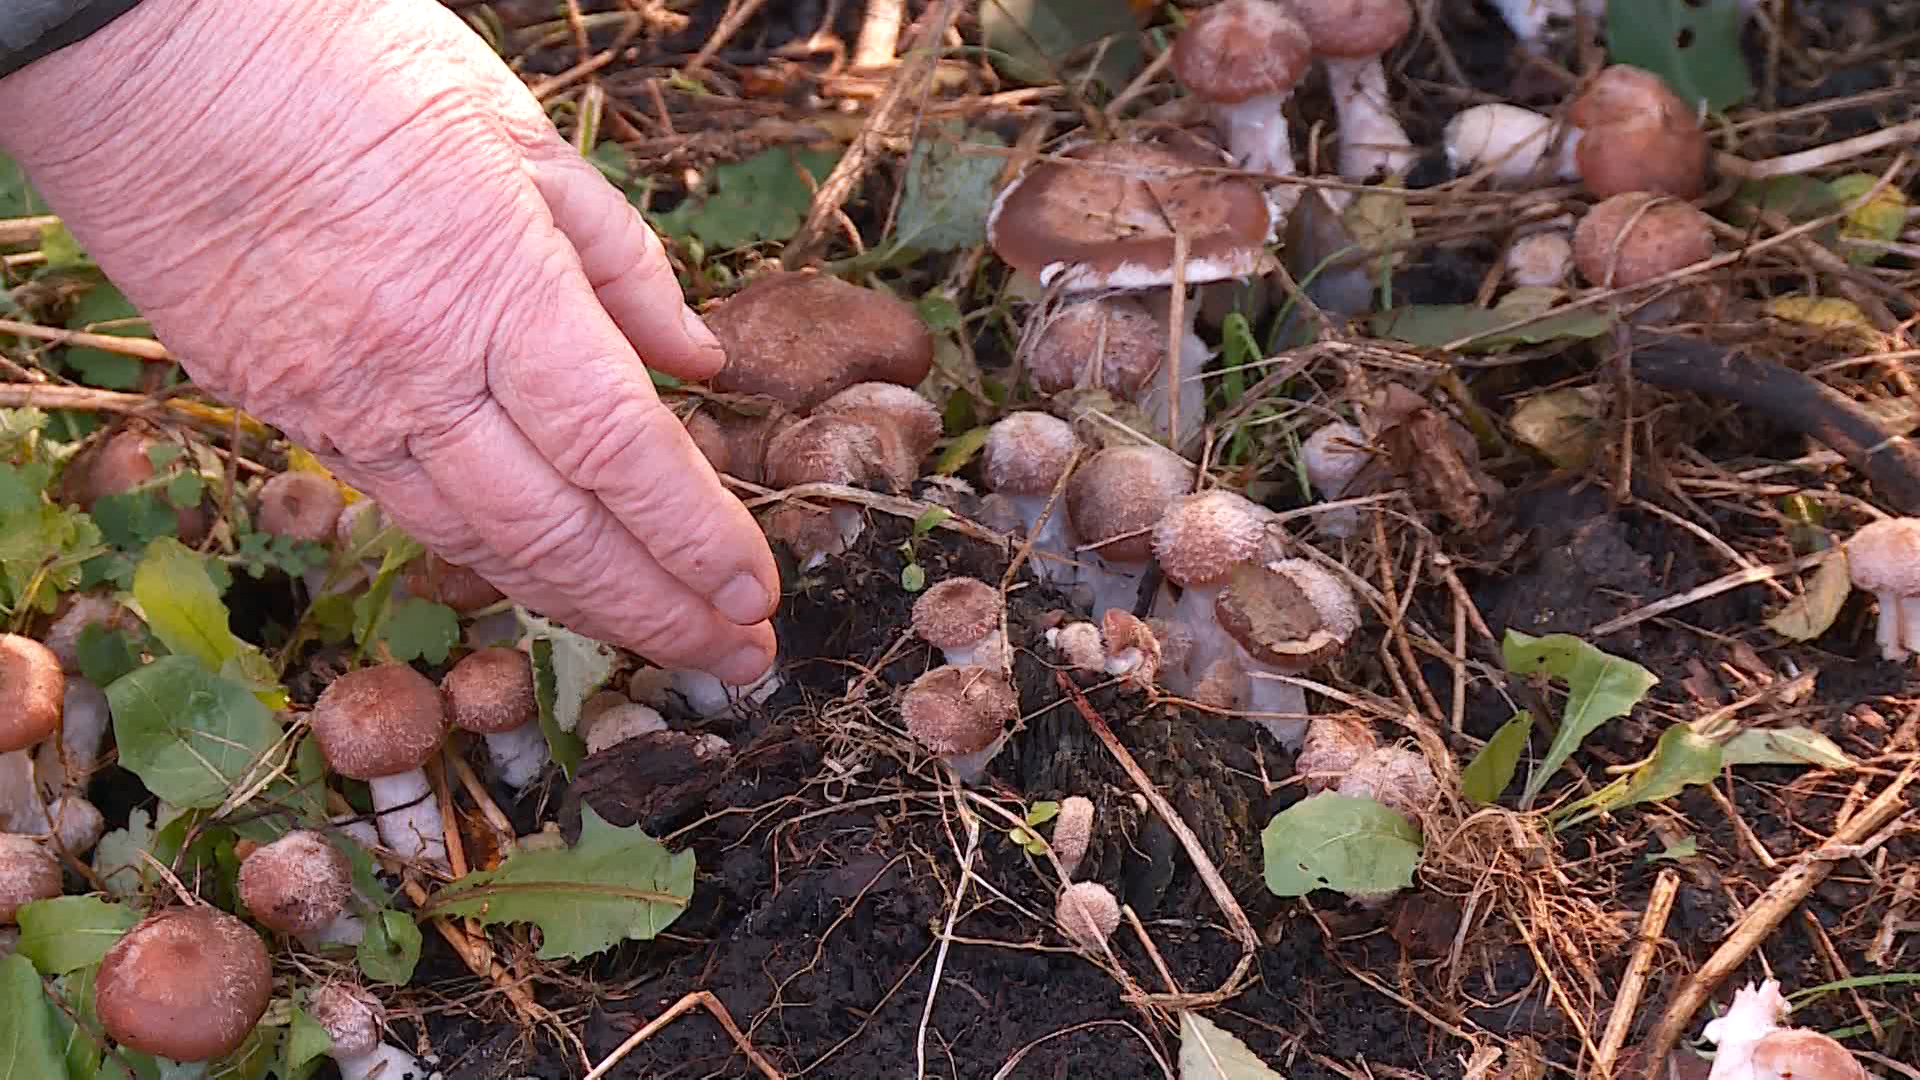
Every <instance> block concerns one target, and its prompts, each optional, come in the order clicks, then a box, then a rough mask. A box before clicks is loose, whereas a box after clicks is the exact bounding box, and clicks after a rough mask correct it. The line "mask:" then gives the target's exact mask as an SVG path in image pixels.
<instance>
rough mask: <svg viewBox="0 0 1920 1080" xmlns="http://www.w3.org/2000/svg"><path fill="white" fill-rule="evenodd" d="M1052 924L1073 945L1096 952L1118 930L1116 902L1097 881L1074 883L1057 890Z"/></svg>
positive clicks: (1117, 907) (1108, 891) (1118, 908)
mask: <svg viewBox="0 0 1920 1080" xmlns="http://www.w3.org/2000/svg"><path fill="white" fill-rule="evenodd" d="M1053 921H1054V922H1056V923H1058V924H1059V925H1060V930H1061V932H1062V933H1064V934H1066V935H1067V939H1068V940H1070V941H1072V942H1073V943H1074V944H1075V945H1078V946H1080V947H1081V948H1083V949H1086V950H1087V951H1088V952H1099V951H1100V950H1101V947H1102V946H1104V945H1105V944H1106V943H1107V939H1108V938H1110V937H1112V936H1113V932H1114V931H1115V930H1118V929H1119V928H1120V901H1118V900H1116V899H1114V896H1113V893H1112V892H1111V891H1110V890H1108V888H1107V887H1106V886H1105V885H1102V884H1100V883H1099V882H1097V881H1076V882H1074V883H1073V884H1071V885H1069V886H1067V887H1066V888H1064V889H1062V890H1060V899H1059V900H1058V901H1057V902H1055V904H1054V907H1053Z"/></svg>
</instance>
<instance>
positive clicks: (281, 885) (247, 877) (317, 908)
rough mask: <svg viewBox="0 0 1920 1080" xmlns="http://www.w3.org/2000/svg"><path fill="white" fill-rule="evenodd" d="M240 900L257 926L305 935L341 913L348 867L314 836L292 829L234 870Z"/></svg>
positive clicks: (348, 889)
mask: <svg viewBox="0 0 1920 1080" xmlns="http://www.w3.org/2000/svg"><path fill="white" fill-rule="evenodd" d="M239 891H240V900H241V902H242V903H244V904H245V905H246V908H247V911H249V912H250V913H252V915H253V917H254V918H255V919H256V920H258V921H259V922H260V924H261V925H263V926H267V927H271V928H272V929H275V930H278V931H280V932H281V933H285V934H311V933H313V932H314V931H316V930H319V929H321V928H322V927H324V926H326V925H327V924H328V923H330V922H332V921H333V920H334V919H335V918H337V917H338V916H339V914H340V913H341V912H342V911H344V910H346V907H347V904H348V902H349V901H351V900H352V898H353V866H352V865H351V864H350V863H349V862H348V861H347V857H346V855H345V854H344V853H342V852H341V851H340V849H339V848H336V847H334V846H333V844H331V843H330V842H328V840H327V838H326V837H324V836H321V835H320V834H319V833H316V832H312V831H310V830H306V829H296V830H294V831H293V832H290V833H287V834H286V835H285V836H282V837H281V838H280V839H278V840H275V841H274V842H273V843H271V844H268V845H266V846H265V847H262V848H258V849H256V850H255V851H254V852H253V853H252V854H251V855H248V856H247V857H246V859H245V860H244V861H242V862H241V864H240V875H239Z"/></svg>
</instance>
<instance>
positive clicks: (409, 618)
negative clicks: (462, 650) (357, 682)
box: [380, 597, 460, 664]
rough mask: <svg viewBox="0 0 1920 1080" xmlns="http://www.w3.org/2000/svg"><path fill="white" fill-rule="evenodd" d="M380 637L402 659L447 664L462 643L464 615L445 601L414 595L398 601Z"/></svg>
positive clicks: (381, 630) (394, 655) (397, 657)
mask: <svg viewBox="0 0 1920 1080" xmlns="http://www.w3.org/2000/svg"><path fill="white" fill-rule="evenodd" d="M380 640H382V641H384V642H386V644H387V649H388V651H390V652H392V653H393V658H394V659H395V660H399V661H401V662H402V663H405V662H407V661H411V660H425V661H426V662H427V663H429V664H444V663H446V662H447V654H448V653H450V652H452V651H453V647H454V646H455V645H458V644H460V615H459V613H458V612H456V611H454V610H453V609H452V608H450V607H448V606H446V605H445V604H436V603H434V602H433V601H431V600H422V599H420V598H419V597H410V598H408V599H406V600H402V601H401V602H400V603H398V604H395V605H394V607H393V611H392V613H391V614H390V615H388V616H387V620H386V622H385V623H384V624H383V625H382V626H381V627H380Z"/></svg>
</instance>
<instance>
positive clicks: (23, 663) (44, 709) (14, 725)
mask: <svg viewBox="0 0 1920 1080" xmlns="http://www.w3.org/2000/svg"><path fill="white" fill-rule="evenodd" d="M66 694H67V674H66V672H64V671H62V670H60V658H59V657H58V656H56V655H55V654H54V652H53V650H52V649H49V648H47V647H46V646H45V645H42V644H40V643H39V642H37V641H35V640H33V639H32V638H30V637H22V636H20V635H19V634H0V753H11V752H12V751H15V750H26V749H28V748H30V747H34V746H38V745H40V743H42V742H44V741H45V740H46V738H47V736H49V735H52V734H53V733H54V732H55V731H58V730H59V728H60V710H61V707H62V702H64V701H65V700H66Z"/></svg>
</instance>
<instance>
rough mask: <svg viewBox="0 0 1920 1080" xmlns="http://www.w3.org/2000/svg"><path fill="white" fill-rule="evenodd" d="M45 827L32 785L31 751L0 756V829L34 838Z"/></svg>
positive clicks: (39, 804) (43, 816) (42, 808)
mask: <svg viewBox="0 0 1920 1080" xmlns="http://www.w3.org/2000/svg"><path fill="white" fill-rule="evenodd" d="M48 827H49V823H48V821H47V811H46V808H45V807H44V806H43V805H42V804H41V802H40V789H39V787H38V786H37V785H35V784H34V782H33V753H32V751H28V750H11V751H8V752H7V753H4V754H0V829H3V830H4V831H6V832H15V833H26V834H28V835H30V836H38V835H41V834H43V833H45V832H46V831H47V829H48Z"/></svg>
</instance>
